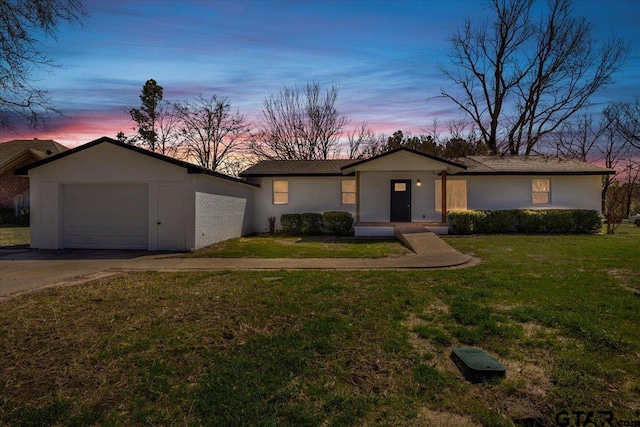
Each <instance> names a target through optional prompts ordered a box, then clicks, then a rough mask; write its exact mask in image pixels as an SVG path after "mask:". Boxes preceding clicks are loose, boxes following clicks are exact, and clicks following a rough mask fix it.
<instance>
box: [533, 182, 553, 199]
mask: <svg viewBox="0 0 640 427" xmlns="http://www.w3.org/2000/svg"><path fill="white" fill-rule="evenodd" d="M550 193H551V185H550V183H549V180H548V179H533V180H531V203H533V204H534V205H548V204H549V202H550V197H549V195H550Z"/></svg>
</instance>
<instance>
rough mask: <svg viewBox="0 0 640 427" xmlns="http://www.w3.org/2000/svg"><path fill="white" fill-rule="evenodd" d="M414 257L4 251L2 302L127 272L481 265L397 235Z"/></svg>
mask: <svg viewBox="0 0 640 427" xmlns="http://www.w3.org/2000/svg"><path fill="white" fill-rule="evenodd" d="M397 237H398V238H399V239H401V240H402V241H403V243H405V244H406V245H407V246H408V247H409V248H411V249H412V250H413V251H414V254H412V255H407V256H402V257H390V258H270V259H267V258H180V257H178V254H175V253H160V252H146V251H118V250H72V249H64V250H57V251H56V250H32V249H22V248H17V249H6V248H3V249H0V300H4V299H7V298H9V297H10V296H11V295H13V294H17V293H21V292H25V291H29V290H33V289H39V288H42V287H45V286H49V285H57V284H70V283H71V284H72V283H81V282H85V281H87V280H91V279H95V278H98V277H104V276H106V275H113V274H117V273H119V272H123V271H219V270H306V269H312V270H402V269H444V268H460V267H469V266H472V265H476V264H477V263H478V262H479V260H477V259H475V258H473V257H471V256H470V255H466V254H462V253H460V252H458V251H457V250H455V249H453V248H452V247H451V246H449V245H448V244H447V243H446V242H445V241H443V240H442V239H440V238H439V237H438V236H436V235H435V234H433V233H431V232H425V231H420V230H419V231H418V232H416V230H414V229H407V230H405V231H403V232H402V233H400V234H399V235H398V236H397Z"/></svg>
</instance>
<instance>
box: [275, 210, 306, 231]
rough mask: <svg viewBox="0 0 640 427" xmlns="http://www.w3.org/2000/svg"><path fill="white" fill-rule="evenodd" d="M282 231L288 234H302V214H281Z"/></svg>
mask: <svg viewBox="0 0 640 427" xmlns="http://www.w3.org/2000/svg"><path fill="white" fill-rule="evenodd" d="M280 226H281V227H282V232H283V233H287V234H300V233H301V232H302V216H301V215H300V214H297V213H291V214H282V215H280Z"/></svg>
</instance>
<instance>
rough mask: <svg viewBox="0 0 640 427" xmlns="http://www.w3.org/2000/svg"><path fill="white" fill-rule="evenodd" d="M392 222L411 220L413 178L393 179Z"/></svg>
mask: <svg viewBox="0 0 640 427" xmlns="http://www.w3.org/2000/svg"><path fill="white" fill-rule="evenodd" d="M389 216H390V218H389V220H390V221H391V222H411V180H410V179H392V180H391V213H390V215H389Z"/></svg>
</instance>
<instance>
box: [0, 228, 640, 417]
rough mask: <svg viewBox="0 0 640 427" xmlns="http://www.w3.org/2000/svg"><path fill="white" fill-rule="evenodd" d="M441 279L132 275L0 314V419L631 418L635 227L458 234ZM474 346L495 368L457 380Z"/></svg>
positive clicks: (41, 296)
mask: <svg viewBox="0 0 640 427" xmlns="http://www.w3.org/2000/svg"><path fill="white" fill-rule="evenodd" d="M447 241H448V242H449V243H450V244H452V245H453V246H455V247H456V248H458V249H459V250H461V251H464V252H468V253H473V254H475V255H476V256H478V257H480V258H482V259H483V260H484V262H483V263H482V264H480V265H478V266H475V267H472V268H468V269H459V270H448V271H371V272H328V271H277V272H269V273H265V272H212V273H209V272H177V273H159V272H158V273H152V272H146V273H145V272H137V273H128V274H123V275H122V276H119V277H111V278H105V279H101V280H99V281H96V282H93V283H92V284H87V285H79V286H71V287H64V288H62V287H61V288H53V289H48V290H45V291H42V292H39V293H35V294H31V295H24V296H22V297H20V298H16V299H13V300H9V301H6V302H4V303H2V304H0V348H2V349H3V356H2V357H1V358H0V396H2V397H1V398H0V425H18V426H19V425H46V424H57V425H77V426H84V425H86V426H89V425H115V426H118V425H140V424H153V425H176V424H179V425H258V426H274V425H296V426H297V425H307V426H320V425H327V426H356V425H357V426H360V425H393V426H396V425H403V426H404V425H409V426H410V425H415V426H422V425H429V423H430V422H431V423H433V424H434V425H464V424H465V423H467V425H469V424H471V423H475V424H476V425H485V426H500V425H505V426H506V425H512V420H514V419H517V418H527V417H531V418H542V419H543V420H544V422H545V423H547V424H549V425H555V424H554V423H555V421H554V417H555V414H556V413H557V412H559V411H562V410H565V411H573V412H576V411H601V410H611V411H613V412H614V414H615V419H616V420H638V418H639V417H638V415H637V413H636V412H635V411H636V410H637V409H638V408H639V407H640V382H639V381H638V378H640V360H639V354H640V328H638V323H639V321H640V296H639V292H640V263H638V257H639V255H640V228H637V227H621V228H620V229H619V231H618V233H616V234H615V235H593V236H501V235H495V236H471V237H459V238H450V239H448V240H447ZM466 345H474V346H478V347H481V348H483V349H485V350H487V351H488V352H489V353H490V354H492V355H493V356H495V357H497V358H498V359H499V360H500V361H501V362H502V363H503V364H505V366H506V367H507V377H506V378H505V379H503V380H502V381H499V382H491V383H486V384H471V383H469V382H467V381H465V380H464V379H463V378H462V377H461V375H460V374H459V372H458V371H457V369H456V367H455V365H454V364H453V363H452V362H451V360H450V359H449V354H450V351H451V347H453V346H466Z"/></svg>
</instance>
